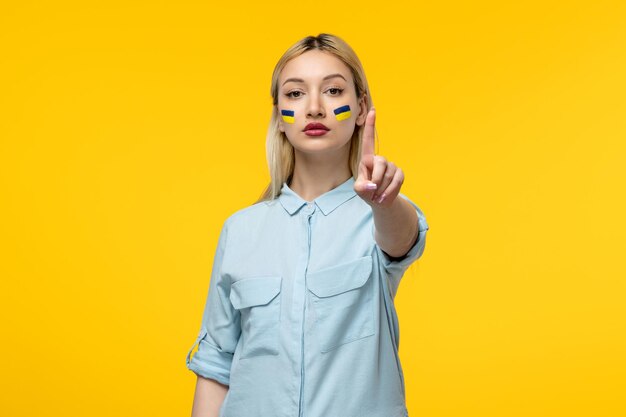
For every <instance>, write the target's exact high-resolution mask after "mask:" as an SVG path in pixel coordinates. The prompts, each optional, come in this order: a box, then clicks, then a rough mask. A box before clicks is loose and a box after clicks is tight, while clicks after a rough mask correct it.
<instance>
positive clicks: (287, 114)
mask: <svg viewBox="0 0 626 417" xmlns="http://www.w3.org/2000/svg"><path fill="white" fill-rule="evenodd" d="M280 114H281V115H282V116H283V121H284V122H285V123H294V122H295V118H294V111H293V110H281V111H280Z"/></svg>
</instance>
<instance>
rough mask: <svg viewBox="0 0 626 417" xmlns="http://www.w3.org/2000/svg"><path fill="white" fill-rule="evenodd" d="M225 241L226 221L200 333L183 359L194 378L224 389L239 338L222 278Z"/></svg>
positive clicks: (237, 321)
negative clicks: (195, 350) (192, 353)
mask: <svg viewBox="0 0 626 417" xmlns="http://www.w3.org/2000/svg"><path fill="white" fill-rule="evenodd" d="M227 237H228V220H226V221H225V222H224V225H223V226H222V230H221V232H220V236H219V239H218V244H217V249H216V251H215V256H214V259H213V269H212V272H211V281H210V283H209V291H208V295H207V299H206V304H205V307H204V313H203V315H202V324H201V326H200V331H199V332H198V336H197V338H196V341H195V342H194V344H193V345H192V346H191V348H190V349H189V352H187V358H186V363H187V368H188V369H190V370H191V371H193V372H194V373H195V374H197V375H199V376H202V377H204V378H209V379H213V380H216V381H218V382H220V383H222V384H224V385H230V368H231V364H232V361H233V355H234V352H235V348H236V346H237V343H238V341H239V336H240V334H241V325H240V318H239V314H240V313H239V311H238V310H236V309H234V308H233V306H232V304H231V303H230V300H229V296H230V281H229V280H228V279H226V278H225V277H224V276H223V274H222V262H223V259H224V253H225V250H226V247H227V245H226V242H227ZM196 346H198V350H197V352H196V353H195V354H194V355H193V357H192V356H191V352H192V351H193V349H194V348H195V347H196Z"/></svg>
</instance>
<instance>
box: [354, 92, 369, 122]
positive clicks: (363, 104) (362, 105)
mask: <svg viewBox="0 0 626 417" xmlns="http://www.w3.org/2000/svg"><path fill="white" fill-rule="evenodd" d="M366 117H367V97H366V95H365V93H363V95H362V96H361V98H360V99H359V115H358V116H357V118H356V124H357V126H363V124H364V123H365V118H366Z"/></svg>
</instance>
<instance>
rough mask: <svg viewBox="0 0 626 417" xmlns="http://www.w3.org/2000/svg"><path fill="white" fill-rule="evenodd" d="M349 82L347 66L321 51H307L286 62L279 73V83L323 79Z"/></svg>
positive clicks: (349, 76) (349, 74)
mask: <svg viewBox="0 0 626 417" xmlns="http://www.w3.org/2000/svg"><path fill="white" fill-rule="evenodd" d="M331 78H332V79H334V80H342V79H343V80H345V81H349V80H350V79H351V78H352V76H351V73H350V70H349V68H348V66H347V65H346V64H345V63H344V62H343V61H341V60H340V59H339V58H337V57H336V56H334V55H332V54H330V53H326V52H322V51H307V52H305V53H303V54H302V55H299V56H297V57H295V58H293V59H291V60H289V62H287V64H286V65H285V67H284V68H283V70H282V71H281V73H280V77H279V82H280V85H281V86H282V85H283V84H284V83H285V82H287V81H290V80H291V82H301V83H308V82H316V81H320V82H321V81H325V79H331Z"/></svg>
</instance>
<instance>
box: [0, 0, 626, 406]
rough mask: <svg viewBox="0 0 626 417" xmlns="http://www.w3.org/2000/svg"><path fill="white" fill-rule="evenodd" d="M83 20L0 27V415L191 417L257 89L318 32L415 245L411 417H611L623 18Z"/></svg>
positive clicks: (404, 344)
mask: <svg viewBox="0 0 626 417" xmlns="http://www.w3.org/2000/svg"><path fill="white" fill-rule="evenodd" d="M92 3H93V2H69V1H57V2H13V3H12V4H4V5H3V6H2V8H1V9H2V11H1V12H0V45H2V49H1V51H0V76H1V77H0V83H1V88H0V181H1V183H0V185H1V190H2V194H1V204H0V215H1V221H0V236H1V239H2V247H1V249H2V252H1V253H2V261H1V262H0V275H1V279H0V282H1V287H0V294H1V296H0V297H1V298H0V300H1V301H2V302H1V303H0V305H1V308H2V317H3V320H2V321H3V325H2V328H3V331H2V343H1V344H0V349H1V354H0V363H1V369H2V381H1V382H0V384H2V387H1V388H2V400H1V402H0V415H3V416H12V417H19V416H31V415H48V416H49V415H59V416H61V415H62V416H67V417H69V416H87V415H89V416H131V415H132V416H174V415H189V414H190V410H191V401H192V397H193V387H194V384H195V376H194V375H193V374H192V373H191V372H190V371H188V370H187V369H186V368H185V364H184V362H185V361H184V359H185V355H186V353H187V350H188V348H189V347H190V346H191V345H192V343H193V342H194V339H195V337H196V334H197V329H198V326H199V324H200V319H201V313H202V309H203V306H204V301H205V296H206V291H207V288H208V278H209V273H210V269H211V262H212V257H213V251H214V249H215V245H216V243H217V234H218V232H219V229H220V227H221V224H222V222H223V220H224V219H225V218H226V217H227V216H228V215H230V214H231V213H232V212H234V211H235V210H238V209H240V208H242V207H244V206H247V205H249V204H251V203H252V202H254V200H255V199H256V198H257V196H258V195H259V194H260V193H261V191H262V188H263V187H264V186H265V185H266V183H267V181H268V180H269V176H268V173H267V170H266V162H265V151H264V141H265V132H266V129H267V123H268V121H269V115H270V110H271V109H270V104H271V102H270V96H269V83H270V77H271V71H272V69H273V67H274V64H275V63H276V60H277V59H278V58H279V57H280V55H281V54H282V53H283V52H284V50H285V49H286V48H287V47H288V46H290V45H291V44H292V43H294V42H295V41H297V40H298V39H300V38H301V37H304V36H306V35H310V34H313V35H315V34H318V33H320V32H330V33H334V34H337V35H339V36H341V37H343V38H344V39H345V40H346V41H348V42H349V43H350V44H351V45H352V46H353V47H354V49H355V50H356V51H357V53H358V54H359V56H360V58H361V60H362V62H363V64H364V66H365V70H366V73H367V76H368V80H369V84H370V87H371V89H372V96H373V99H374V103H375V105H376V108H377V110H378V112H377V130H378V134H379V138H380V147H379V148H378V153H379V154H381V155H384V156H385V157H387V158H388V159H389V160H391V161H393V162H395V163H396V164H397V165H398V166H400V167H401V168H402V169H403V170H404V172H405V184H404V186H403V189H402V192H403V193H405V194H406V195H408V196H410V197H411V198H412V199H413V201H415V202H416V203H417V204H418V205H420V207H421V208H422V209H423V211H424V212H425V214H426V216H427V219H428V222H429V225H430V228H431V229H430V231H429V236H428V242H427V245H426V252H425V254H424V257H423V258H422V259H421V260H420V261H418V263H417V264H415V265H414V266H413V267H411V269H410V270H409V271H408V272H407V274H406V275H405V277H404V279H403V281H402V284H401V286H400V290H399V293H398V296H397V298H396V302H397V308H398V310H399V314H400V325H401V338H400V340H401V343H400V353H401V356H402V361H403V362H402V363H403V367H404V372H405V378H406V385H407V396H408V407H409V412H410V415H411V417H419V416H421V417H438V416H455V417H456V416H459V417H471V416H480V417H488V416H494V417H495V416H498V417H501V416H535V417H538V416H594V417H596V416H607V417H608V416H611V417H612V416H621V415H626V403H625V402H624V400H623V394H624V386H625V385H626V363H625V362H626V355H625V352H626V340H625V335H626V325H625V323H626V320H625V313H626V305H625V304H626V303H625V295H626V291H625V287H626V285H625V279H624V277H625V276H626V273H625V272H626V271H625V269H626V268H625V267H624V254H625V253H626V251H625V249H626V247H625V246H626V245H625V244H624V236H625V232H626V230H625V229H626V228H625V227H624V226H625V223H626V222H625V221H624V213H626V207H625V205H626V204H625V199H624V197H623V194H624V188H625V180H626V175H625V174H626V169H625V167H624V165H626V145H625V139H626V122H625V120H626V117H625V116H626V99H625V97H626V25H625V24H624V22H625V21H626V3H625V2H623V1H594V2H546V1H532V2H515V3H514V5H510V3H511V2H502V1H498V2H485V1H479V2H478V1H477V2H464V3H460V2H459V3H454V2H433V1H429V2H421V4H419V3H418V4H414V3H411V4H409V3H408V2H407V4H397V5H396V6H394V7H391V6H390V4H389V3H385V2H381V3H363V2H358V3H353V4H349V3H344V2H339V6H337V2H323V1H321V2H314V3H311V2H295V3H294V2H292V3H285V2H275V3H272V4H269V5H266V4H257V5H255V4H252V3H250V4H249V5H245V4H243V5H242V4H241V3H238V2H225V3H227V4H223V5H209V4H208V3H209V2H188V1H185V2H170V3H169V4H166V3H164V2H149V1H143V2H126V1H124V2H122V1H108V2H99V3H100V4H99V5H97V6H96V5H94V4H92ZM434 4H436V6H435V5H434ZM620 385H621V386H620ZM270 417H271V416H270ZM329 417H338V416H329Z"/></svg>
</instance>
